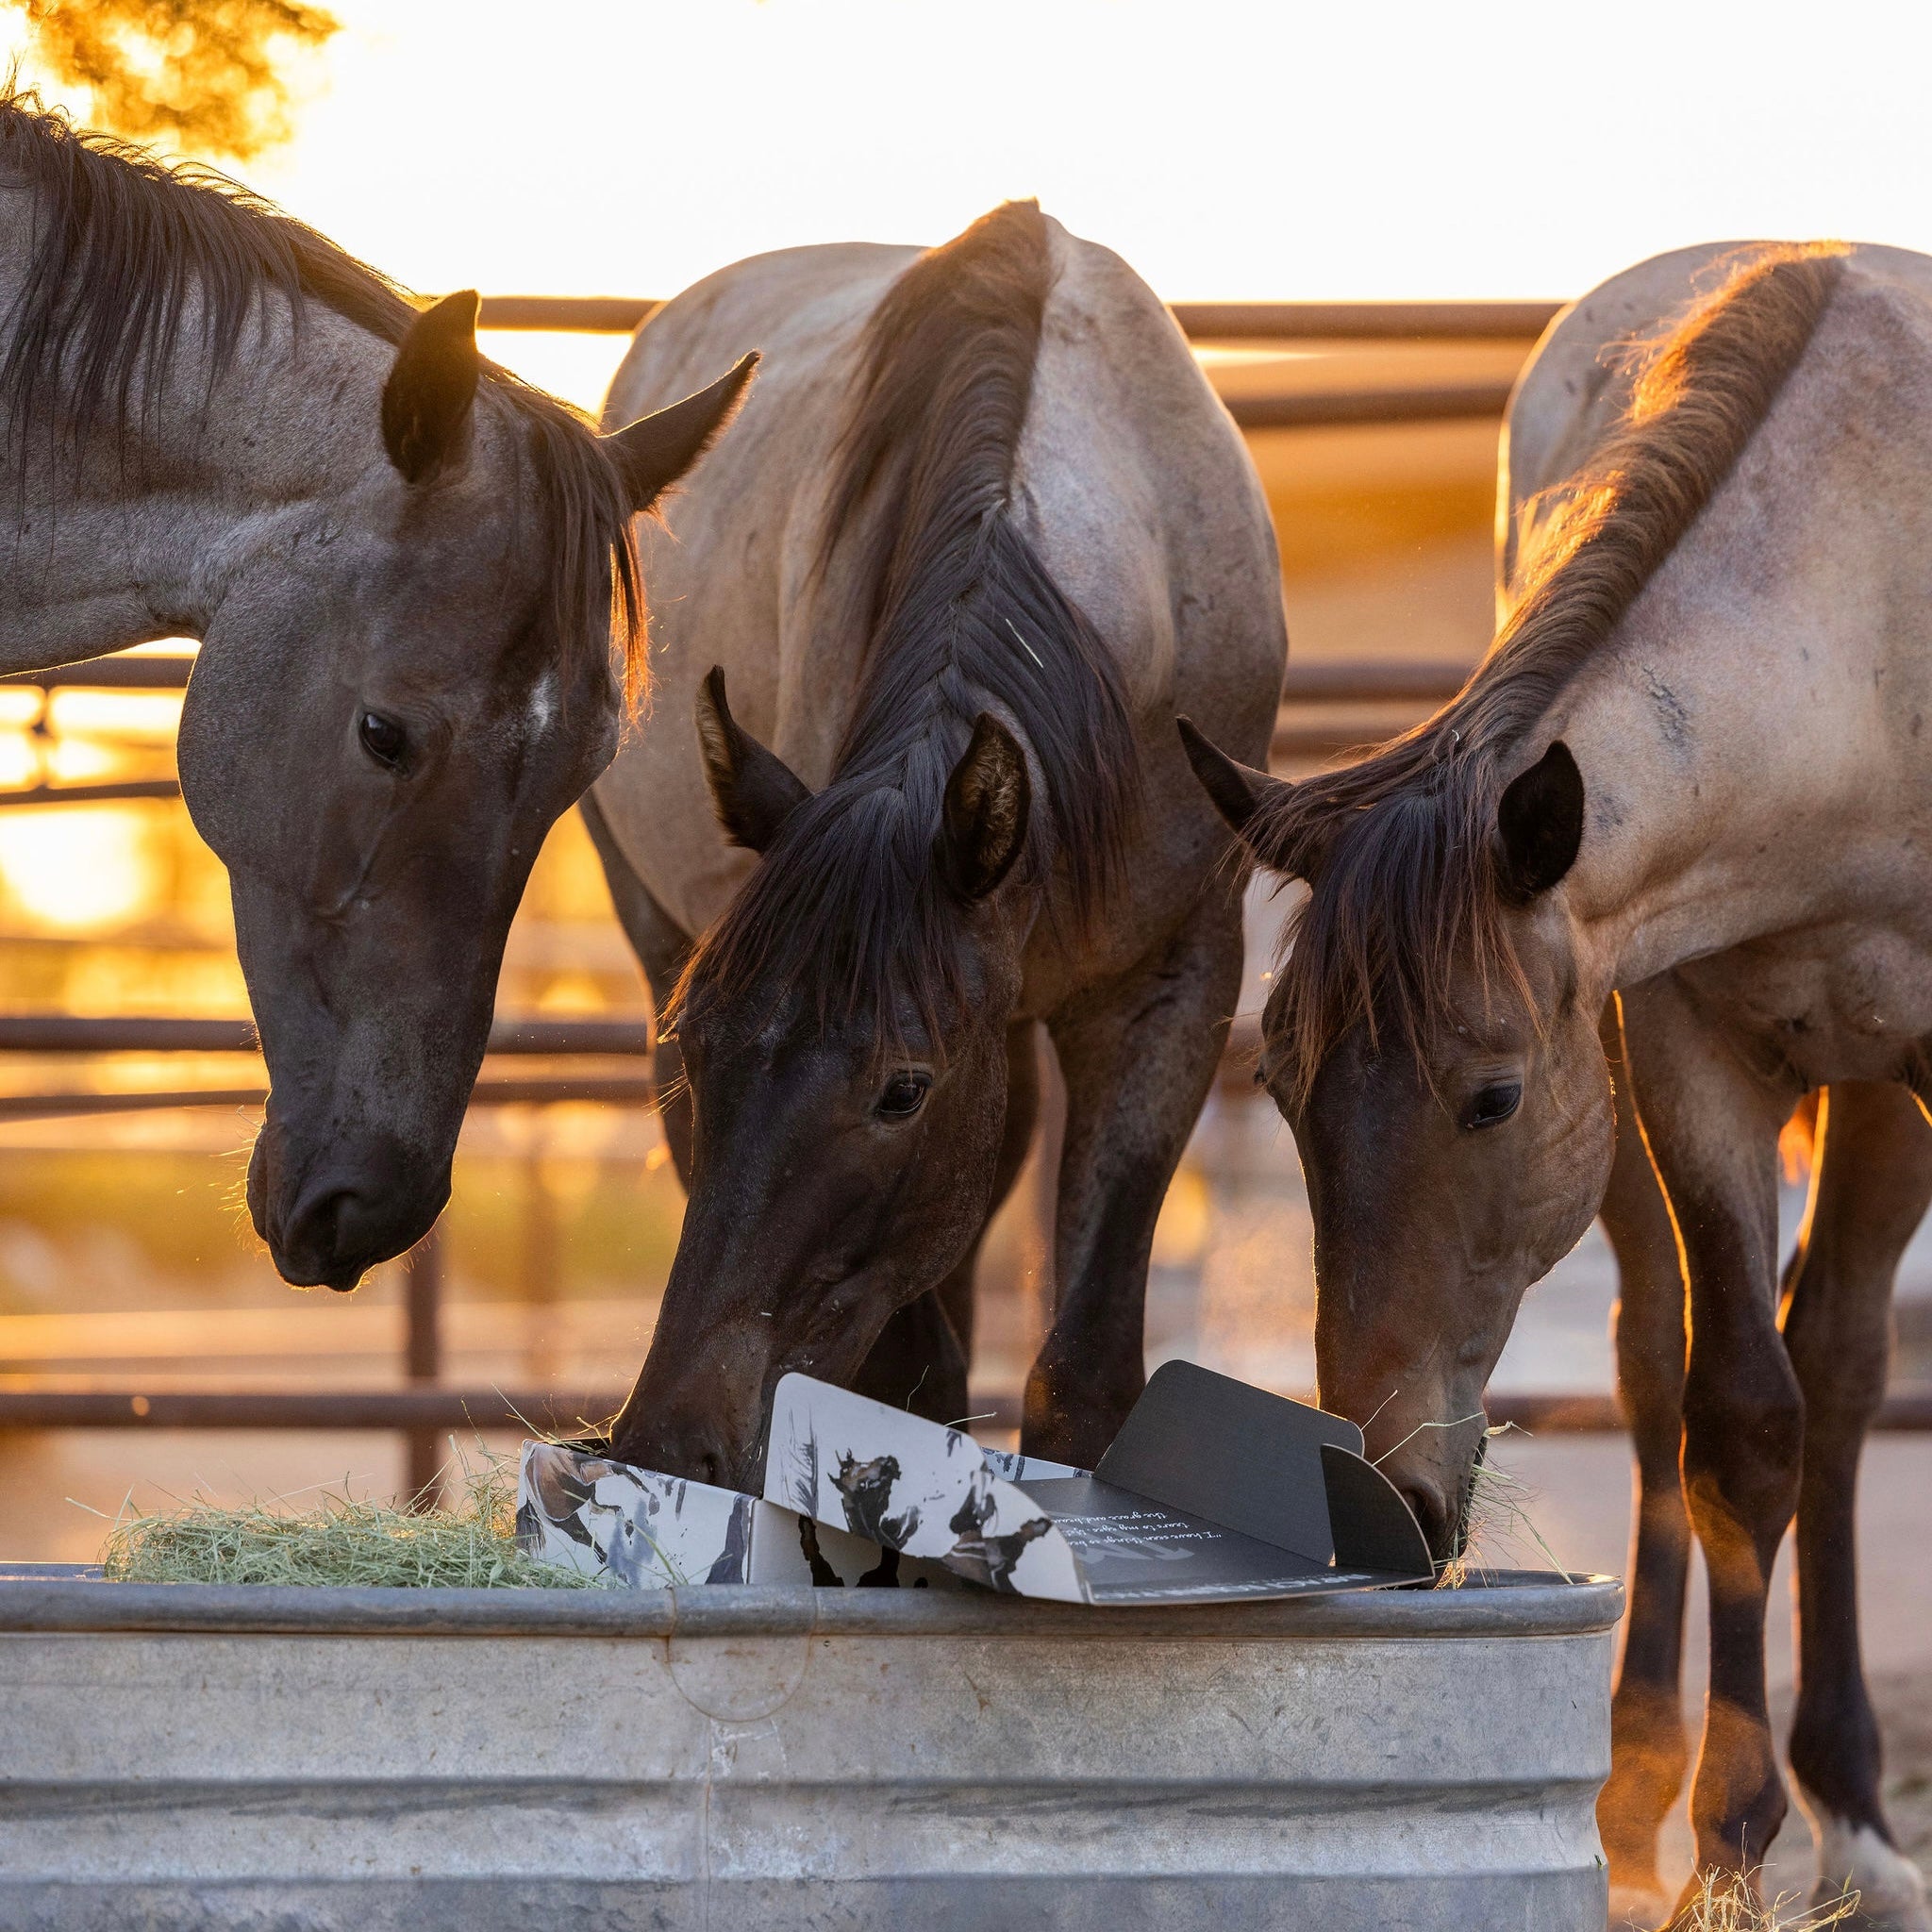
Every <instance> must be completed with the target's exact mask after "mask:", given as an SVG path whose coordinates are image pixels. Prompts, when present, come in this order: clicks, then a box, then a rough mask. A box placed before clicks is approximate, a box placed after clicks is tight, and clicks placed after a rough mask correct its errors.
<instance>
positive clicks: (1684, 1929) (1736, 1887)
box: [1672, 1872, 1858, 1932]
mask: <svg viewBox="0 0 1932 1932" xmlns="http://www.w3.org/2000/svg"><path fill="white" fill-rule="evenodd" d="M1801 1909H1802V1907H1799V1905H1798V1898H1797V1894H1796V1893H1795V1892H1790V1891H1788V1892H1784V1893H1782V1894H1780V1895H1779V1896H1778V1897H1777V1898H1774V1899H1773V1900H1771V1901H1770V1903H1769V1904H1767V1903H1765V1902H1764V1901H1762V1900H1760V1899H1759V1898H1758V1897H1757V1895H1756V1894H1755V1893H1754V1892H1753V1891H1752V1890H1751V1888H1750V1887H1749V1886H1748V1885H1747V1884H1745V1883H1744V1881H1743V1880H1742V1879H1740V1877H1738V1875H1737V1874H1735V1873H1728V1872H1726V1873H1717V1872H1707V1873H1706V1874H1704V1876H1703V1878H1702V1879H1701V1880H1700V1881H1699V1883H1698V1888H1697V1895H1696V1897H1695V1898H1693V1899H1692V1900H1691V1903H1690V1906H1689V1907H1688V1908H1687V1909H1686V1911H1685V1912H1684V1913H1683V1915H1682V1916H1681V1917H1679V1918H1677V1919H1674V1920H1673V1921H1672V1924H1673V1925H1674V1927H1675V1928H1676V1932H1825V1928H1826V1927H1827V1926H1830V1925H1839V1924H1843V1923H1844V1921H1845V1920H1847V1919H1849V1918H1850V1917H1851V1916H1852V1915H1853V1914H1854V1913H1855V1912H1856V1911H1857V1909H1858V1894H1857V1892H1856V1891H1848V1892H1846V1893H1844V1894H1843V1896H1842V1897H1840V1898H1836V1899H1833V1900H1832V1902H1831V1903H1830V1904H1829V1905H1825V1906H1818V1907H1814V1908H1813V1909H1811V1910H1809V1911H1807V1912H1805V1914H1804V1916H1803V1917H1802V1918H1794V1917H1793V1916H1791V1915H1792V1913H1793V1912H1796V1911H1799V1910H1801Z"/></svg>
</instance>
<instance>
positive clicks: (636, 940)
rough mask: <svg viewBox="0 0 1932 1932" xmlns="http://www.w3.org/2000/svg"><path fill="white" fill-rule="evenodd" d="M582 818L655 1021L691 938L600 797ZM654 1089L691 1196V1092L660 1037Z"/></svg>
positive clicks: (589, 802)
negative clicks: (621, 843)
mask: <svg viewBox="0 0 1932 1932" xmlns="http://www.w3.org/2000/svg"><path fill="white" fill-rule="evenodd" d="M577 809H578V810H579V811H580V812H582V813H583V815H584V826H585V829H586V830H587V831H588V832H589V833H590V835H591V844H592V845H594V846H595V847H596V848H597V857H598V858H600V859H602V860H603V861H604V879H605V883H606V884H607V885H608V887H609V888H610V903H611V905H612V906H614V907H615V908H617V923H618V924H620V925H621V926H623V927H624V935H625V938H626V939H627V940H629V941H630V946H631V951H632V952H634V953H635V954H636V955H637V956H638V963H639V964H640V965H641V966H642V967H643V969H644V978H645V979H646V981H648V982H649V985H650V988H651V1008H652V1017H653V1019H654V1020H655V1019H656V1017H657V1016H658V1014H660V1013H662V1012H663V1010H664V1008H666V1007H667V1006H668V1005H669V1004H670V1003H671V993H672V990H673V989H674V988H675V986H676V984H677V981H678V977H679V975H680V974H682V973H683V971H684V965H685V961H686V960H687V959H689V958H691V935H690V934H689V933H687V932H686V931H685V930H684V929H683V927H682V926H680V925H678V924H676V923H675V921H674V920H673V919H672V917H671V915H670V914H669V913H668V912H666V911H665V910H664V908H663V907H661V906H660V905H658V902H657V900H655V899H654V898H652V896H651V894H650V892H649V891H647V890H646V888H645V885H644V882H643V880H642V879H641V878H639V876H638V875H637V874H636V873H635V872H634V871H632V869H631V863H630V860H629V859H627V858H625V856H624V854H623V853H622V852H621V851H619V849H618V845H617V841H616V840H615V839H613V838H612V837H611V836H610V827H609V824H608V823H607V822H606V820H605V817H604V812H603V809H602V808H601V807H600V806H599V805H598V803H597V794H596V793H595V792H594V791H587V792H585V793H584V795H583V796H582V797H581V798H580V799H578V800H577ZM651 1084H652V1086H653V1087H655V1088H656V1090H657V1095H658V1124H659V1125H660V1126H661V1127H662V1128H663V1129H664V1140H665V1143H666V1144H667V1145H668V1146H669V1147H670V1149H671V1158H672V1159H673V1160H674V1161H675V1163H676V1166H677V1178H678V1179H679V1180H680V1181H682V1182H683V1183H684V1191H685V1192H686V1193H687V1194H688V1193H690V1192H691V1089H690V1087H689V1086H688V1085H687V1084H686V1082H685V1077H684V1055H683V1053H682V1052H681V1051H680V1050H679V1048H678V1044H677V1041H675V1039H673V1040H666V1039H664V1038H662V1037H661V1036H660V1037H659V1038H658V1042H657V1046H656V1049H655V1051H654V1054H653V1057H652V1063H651Z"/></svg>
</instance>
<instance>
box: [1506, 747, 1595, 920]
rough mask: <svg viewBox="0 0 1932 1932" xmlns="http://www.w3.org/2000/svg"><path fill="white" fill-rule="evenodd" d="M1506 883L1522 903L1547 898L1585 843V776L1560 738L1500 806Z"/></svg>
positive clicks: (1508, 791)
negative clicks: (1524, 900) (1546, 894)
mask: <svg viewBox="0 0 1932 1932" xmlns="http://www.w3.org/2000/svg"><path fill="white" fill-rule="evenodd" d="M1496 841H1497V843H1498V845H1499V846H1500V847H1501V851H1502V865H1503V883H1504V886H1505V888H1506V889H1507V891H1509V892H1510V893H1512V894H1513V895H1514V896H1515V897H1517V898H1519V899H1533V898H1535V897H1536V895H1537V894H1538V893H1539V892H1547V891H1549V890H1550V888H1551V887H1552V886H1554V885H1555V884H1556V883H1557V880H1558V879H1560V878H1561V877H1562V876H1563V875H1564V874H1565V873H1567V872H1568V871H1569V870H1570V868H1571V867H1572V866H1573V865H1574V864H1575V863H1576V854H1577V850H1578V848H1579V847H1580V846H1581V845H1582V843H1583V774H1582V773H1581V772H1579V771H1578V770H1577V769H1576V760H1575V758H1574V757H1573V756H1572V754H1571V751H1570V747H1569V746H1568V745H1567V744H1565V743H1564V742H1563V741H1562V740H1561V739H1560V738H1559V739H1557V740H1556V741H1555V742H1554V743H1552V744H1551V746H1550V748H1549V750H1548V751H1546V752H1544V754H1543V755H1542V757H1541V758H1539V759H1538V760H1537V761H1536V763H1535V764H1533V765H1532V766H1530V768H1529V770H1528V771H1526V772H1523V773H1520V774H1518V775H1517V776H1516V777H1514V778H1512V779H1511V780H1510V781H1509V784H1508V785H1507V788H1506V789H1505V791H1504V792H1503V795H1502V797H1501V798H1500V799H1498V800H1497V801H1496Z"/></svg>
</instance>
